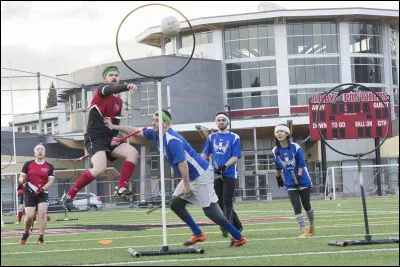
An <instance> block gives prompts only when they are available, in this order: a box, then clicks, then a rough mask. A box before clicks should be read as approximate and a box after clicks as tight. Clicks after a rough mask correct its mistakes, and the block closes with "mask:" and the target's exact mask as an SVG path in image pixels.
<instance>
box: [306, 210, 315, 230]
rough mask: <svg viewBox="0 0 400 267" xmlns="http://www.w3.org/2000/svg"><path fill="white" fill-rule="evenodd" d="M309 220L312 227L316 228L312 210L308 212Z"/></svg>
mask: <svg viewBox="0 0 400 267" xmlns="http://www.w3.org/2000/svg"><path fill="white" fill-rule="evenodd" d="M306 213H307V217H308V220H309V221H310V226H314V210H313V209H312V208H311V209H310V210H309V211H306Z"/></svg>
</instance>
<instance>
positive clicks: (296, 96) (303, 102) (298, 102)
mask: <svg viewBox="0 0 400 267" xmlns="http://www.w3.org/2000/svg"><path fill="white" fill-rule="evenodd" d="M330 89H331V88H301V89H300V88H295V89H290V106H308V104H309V103H308V100H309V99H310V98H311V97H312V96H313V95H315V94H318V93H323V92H328V91H329V90H330Z"/></svg>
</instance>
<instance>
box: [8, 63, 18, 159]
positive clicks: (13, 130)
mask: <svg viewBox="0 0 400 267" xmlns="http://www.w3.org/2000/svg"><path fill="white" fill-rule="evenodd" d="M8 65H9V68H10V94H11V123H12V133H13V149H14V162H17V151H16V150H15V125H14V98H13V89H12V74H11V60H10V61H8ZM11 161H12V160H11Z"/></svg>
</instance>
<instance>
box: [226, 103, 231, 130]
mask: <svg viewBox="0 0 400 267" xmlns="http://www.w3.org/2000/svg"><path fill="white" fill-rule="evenodd" d="M225 107H226V108H228V115H229V130H230V129H232V119H231V105H229V104H228V105H225Z"/></svg>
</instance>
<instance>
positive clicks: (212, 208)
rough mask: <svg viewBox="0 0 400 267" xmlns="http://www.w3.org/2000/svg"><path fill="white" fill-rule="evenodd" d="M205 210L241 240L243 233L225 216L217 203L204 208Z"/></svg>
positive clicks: (235, 237)
mask: <svg viewBox="0 0 400 267" xmlns="http://www.w3.org/2000/svg"><path fill="white" fill-rule="evenodd" d="M203 211H204V214H205V215H206V216H207V217H208V218H210V219H211V220H212V221H213V222H215V223H216V224H218V225H219V226H221V227H222V228H224V229H225V230H226V231H228V233H230V234H231V235H232V237H233V238H234V239H236V240H240V239H241V238H242V234H241V233H240V232H239V231H238V230H237V229H236V228H235V227H234V226H233V225H232V224H231V223H230V222H229V221H228V219H226V218H225V216H224V214H222V212H221V211H220V210H219V209H218V207H217V204H215V203H211V205H210V206H209V207H205V208H203Z"/></svg>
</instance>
